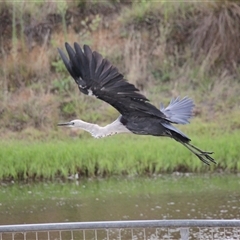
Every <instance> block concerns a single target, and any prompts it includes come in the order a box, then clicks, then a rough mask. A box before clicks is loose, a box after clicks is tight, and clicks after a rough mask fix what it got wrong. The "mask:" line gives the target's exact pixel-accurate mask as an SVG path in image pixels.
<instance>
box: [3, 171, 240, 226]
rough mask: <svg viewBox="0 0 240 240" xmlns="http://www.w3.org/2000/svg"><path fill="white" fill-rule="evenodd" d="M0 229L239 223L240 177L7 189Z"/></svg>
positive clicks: (100, 181)
mask: <svg viewBox="0 0 240 240" xmlns="http://www.w3.org/2000/svg"><path fill="white" fill-rule="evenodd" d="M0 216H1V217H0V224H22V223H48V222H68V221H104V220H107V221H110V220H136V219H139V220H141V219H211V218H213V219H233V218H240V177H239V176H237V175H226V176H224V175H221V176H207V175H205V176H194V175H192V176H191V175H190V176H188V175H187V176H173V175H163V176H158V177H152V178H147V177H145V178H134V177H133V178H131V177H126V178H110V179H90V180H79V181H75V180H74V181H69V182H47V183H46V182H45V183H34V184H32V183H31V184H17V183H14V184H8V185H3V184H2V186H1V188H0Z"/></svg>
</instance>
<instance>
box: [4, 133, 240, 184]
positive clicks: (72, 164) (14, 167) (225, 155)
mask: <svg viewBox="0 0 240 240" xmlns="http://www.w3.org/2000/svg"><path fill="white" fill-rule="evenodd" d="M239 134H240V131H239V130H238V131H235V132H233V133H231V134H225V135H221V134H217V135H213V134H212V133H211V132H209V133H205V134H204V135H203V134H202V135H193V136H191V137H192V143H193V144H194V145H196V146H198V147H200V148H202V149H204V150H211V151H214V152H215V153H214V158H215V159H216V161H217V164H216V165H214V166H211V167H208V166H206V165H204V164H203V163H202V162H200V161H199V160H198V158H196V157H195V156H194V155H193V154H191V153H190V152H189V151H188V150H187V149H186V148H184V147H183V146H181V145H180V144H178V143H177V142H175V141H174V140H171V139H165V138H164V139H162V138H155V137H146V136H134V135H118V136H113V137H109V138H106V139H101V140H96V139H92V138H86V137H85V138H75V139H72V138H66V139H62V140H56V139H55V140H51V141H50V140H48V141H32V142H30V141H24V140H22V141H16V140H11V141H8V142H3V141H1V142H0V166H1V168H0V179H15V180H17V179H19V180H20V179H27V178H31V179H52V178H55V177H63V178H67V177H69V176H72V175H75V174H78V175H79V176H86V177H94V176H110V175H147V174H158V173H168V172H173V171H188V172H208V171H215V170H220V169H221V170H227V171H240V161H239V159H240V152H239V147H238V146H237V143H238V142H239Z"/></svg>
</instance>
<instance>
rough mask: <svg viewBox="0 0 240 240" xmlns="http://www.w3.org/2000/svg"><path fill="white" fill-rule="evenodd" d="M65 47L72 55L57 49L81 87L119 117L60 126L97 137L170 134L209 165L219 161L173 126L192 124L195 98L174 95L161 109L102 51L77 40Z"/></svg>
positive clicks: (72, 122)
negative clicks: (93, 49)
mask: <svg viewBox="0 0 240 240" xmlns="http://www.w3.org/2000/svg"><path fill="white" fill-rule="evenodd" d="M65 47H66V50H67V53H68V57H69V58H68V57H67V56H66V55H65V54H64V52H63V51H61V50H60V49H58V51H59V54H60V56H61V58H62V60H63V62H64V64H65V66H66V68H67V70H68V72H69V73H70V74H71V76H72V77H73V79H74V80H75V82H76V83H77V85H78V88H79V90H80V91H81V92H82V93H84V94H86V95H90V96H95V97H96V98H99V99H101V100H103V101H105V102H107V103H109V104H110V105H112V106H113V107H114V108H116V109H117V110H118V112H119V113H120V116H119V117H118V118H117V119H116V120H115V121H114V122H112V123H110V124H108V125H107V126H105V127H100V126H99V125H97V124H92V123H88V122H84V121H82V120H79V119H77V120H73V121H70V122H66V123H59V124H58V126H68V127H75V128H81V129H83V130H85V131H88V132H89V133H91V135H92V136H93V137H95V138H102V137H107V136H111V135H114V134H117V133H134V134H139V135H153V136H165V137H170V138H173V139H174V140H176V141H177V142H179V143H181V144H182V145H184V146H185V147H186V148H188V149H189V150H190V151H191V152H192V153H194V154H195V155H196V156H197V157H198V158H199V159H200V160H201V161H202V162H204V163H206V164H208V165H209V164H210V163H211V162H212V163H216V162H215V160H214V159H213V158H212V157H211V156H210V155H211V154H212V152H206V151H202V150H201V149H199V148H197V147H195V146H193V145H192V144H190V141H191V139H190V138H189V137H187V136H186V135H185V134H184V133H182V132H181V131H180V130H178V129H177V128H176V127H174V126H173V125H172V124H187V123H189V119H190V118H191V117H192V110H193V107H194V103H193V101H192V99H190V98H188V97H184V98H182V99H180V98H175V99H172V100H171V102H170V104H169V105H168V106H167V107H166V108H165V107H164V106H163V105H162V104H161V106H160V109H158V108H156V107H155V106H154V105H152V104H151V103H150V102H149V100H148V99H147V98H146V97H145V96H144V95H142V94H141V93H139V90H138V89H137V88H136V87H135V86H134V85H133V84H131V83H129V82H127V81H126V80H125V79H124V76H123V75H122V74H121V73H119V71H118V69H117V68H116V67H114V66H113V65H112V64H111V63H110V62H109V61H108V60H107V59H105V58H103V57H102V55H101V54H99V53H98V52H96V51H92V50H91V49H90V47H89V46H87V45H84V46H83V49H82V48H81V47H80V46H79V45H78V44H77V43H74V49H73V48H72V47H71V46H70V45H69V44H68V43H65Z"/></svg>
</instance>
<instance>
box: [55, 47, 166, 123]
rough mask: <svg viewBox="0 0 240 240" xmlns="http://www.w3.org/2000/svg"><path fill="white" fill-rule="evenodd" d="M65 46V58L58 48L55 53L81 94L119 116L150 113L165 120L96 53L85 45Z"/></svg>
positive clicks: (116, 70) (161, 114) (163, 116)
mask: <svg viewBox="0 0 240 240" xmlns="http://www.w3.org/2000/svg"><path fill="white" fill-rule="evenodd" d="M65 47H66V50H67V53H68V56H69V59H68V58H67V56H66V55H65V54H64V53H63V51H61V50H60V49H58V51H59V53H60V56H61V58H62V60H63V62H64V64H65V66H66V68H67V70H68V71H69V73H70V74H71V76H72V77H73V78H74V79H75V81H76V83H77V85H78V87H79V90H80V91H81V92H82V93H84V94H88V95H94V96H96V97H97V98H99V99H101V100H103V101H105V102H107V103H109V104H110V105H112V106H113V107H114V108H116V109H117V110H118V111H119V112H120V113H121V114H122V115H131V114H133V113H136V112H137V114H138V115H140V114H151V115H155V116H157V117H160V118H164V119H165V118H166V116H165V115H164V114H163V113H162V112H161V111H159V110H158V109H157V108H156V107H155V106H153V105H152V104H150V103H149V101H148V99H147V98H146V97H145V96H143V95H142V94H140V93H139V90H138V89H137V88H136V87H135V86H134V85H133V84H131V83H129V82H127V81H126V80H125V79H124V77H123V75H122V74H120V73H119V72H118V69H117V68H116V67H114V66H113V65H112V64H111V63H110V62H109V61H108V60H106V59H104V58H103V57H102V55H100V54H99V53H98V52H95V51H94V52H92V50H91V49H90V47H89V46H87V45H84V46H83V49H82V48H81V47H80V46H79V45H78V44H77V43H74V49H73V48H72V47H71V46H70V45H69V44H68V43H66V44H65Z"/></svg>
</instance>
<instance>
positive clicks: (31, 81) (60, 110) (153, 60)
mask: <svg viewBox="0 0 240 240" xmlns="http://www.w3.org/2000/svg"><path fill="white" fill-rule="evenodd" d="M21 4H22V5H21ZM39 9H41V11H39ZM239 19H240V4H239V2H238V1H212V2H211V3H201V4H199V3H196V2H191V3H183V2H180V1H179V2H178V3H174V4H173V3H170V2H169V3H167V2H159V3H156V2H151V1H143V2H141V3H137V2H134V3H128V4H123V3H118V2H116V3H115V2H114V1H109V2H104V3H103V2H89V1H87V2H86V1H80V2H79V3H74V2H71V3H69V2H67V1H65V2H64V1H63V2H62V3H61V4H60V3H59V4H58V3H57V2H54V3H50V2H41V1H39V3H38V4H37V3H35V4H34V3H31V4H25V3H18V5H14V6H13V5H9V4H8V2H5V3H4V2H1V4H0V21H1V23H2V24H1V26H0V35H1V36H2V37H1V38H0V64H1V66H2V68H1V69H0V73H1V74H0V88H1V92H0V116H1V118H0V119H1V120H0V124H1V128H2V130H3V129H6V128H8V129H9V130H10V131H24V130H25V129H27V128H35V129H39V130H46V131H48V130H49V129H52V128H54V126H56V122H57V121H60V120H70V119H71V118H75V117H77V116H84V119H85V120H87V121H93V122H95V121H98V122H102V123H105V122H109V121H111V120H113V119H114V118H115V116H116V115H117V113H116V111H114V110H113V109H112V108H111V107H109V106H108V105H106V104H103V103H101V102H99V101H95V100H92V99H90V100H89V98H86V97H85V96H82V95H80V94H79V92H78V89H76V88H75V85H74V83H73V81H72V80H71V78H70V77H69V75H68V74H67V72H66V69H65V68H64V66H63V64H62V62H61V61H59V57H58V54H57V51H56V48H57V47H63V45H64V42H65V41H66V40H67V41H69V42H71V43H73V42H74V41H77V42H80V43H81V44H83V43H87V44H90V45H91V46H92V48H93V49H96V50H98V51H100V52H101V53H102V54H103V55H104V56H107V57H108V58H109V59H110V60H111V61H112V62H113V63H114V64H115V65H116V66H118V68H119V70H120V71H121V72H123V73H124V74H125V76H126V79H129V81H131V82H132V83H134V84H136V85H137V86H138V87H139V88H140V89H141V90H142V91H143V92H144V93H145V94H147V95H148V97H149V98H150V99H151V100H152V101H153V103H156V104H159V101H160V100H161V101H164V102H166V100H167V99H169V98H171V97H172V96H177V95H185V94H186V95H189V96H191V97H193V98H194V99H195V100H196V102H197V105H198V108H197V109H196V114H198V115H199V116H200V117H202V118H203V116H207V120H209V118H212V120H214V119H215V118H216V117H217V116H218V115H219V114H222V113H225V114H226V115H227V114H228V115H229V114H230V113H231V111H238V112H239V102H240V101H239V95H240V87H239V78H240V71H239V63H240V46H239V44H240V42H239V41H238V39H239V36H240V27H239V24H237V23H238V22H239ZM103 110H104V111H103ZM102 112H104V114H103V113H102ZM223 121H224V120H223ZM4 134H5V131H4Z"/></svg>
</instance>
